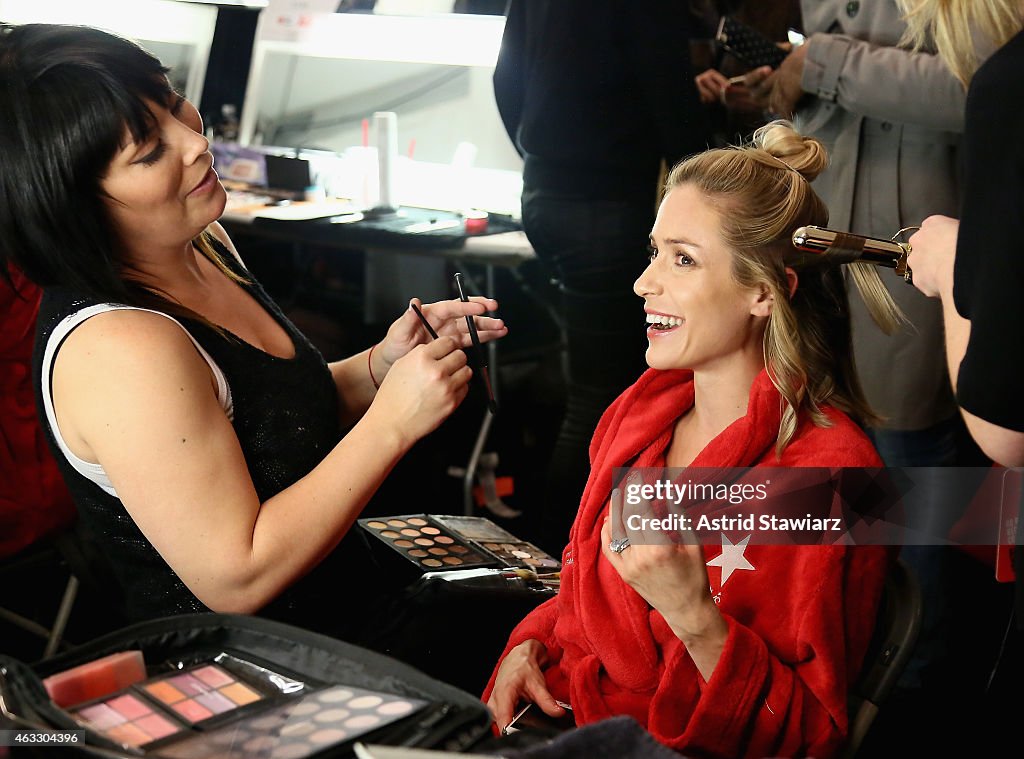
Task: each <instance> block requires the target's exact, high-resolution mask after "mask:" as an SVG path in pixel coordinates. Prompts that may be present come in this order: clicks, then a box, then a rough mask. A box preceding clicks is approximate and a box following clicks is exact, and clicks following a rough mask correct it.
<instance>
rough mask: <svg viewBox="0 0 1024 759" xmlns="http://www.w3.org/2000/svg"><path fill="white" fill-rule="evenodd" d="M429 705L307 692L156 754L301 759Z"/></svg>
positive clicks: (358, 691) (171, 758) (342, 690)
mask: <svg viewBox="0 0 1024 759" xmlns="http://www.w3.org/2000/svg"><path fill="white" fill-rule="evenodd" d="M426 705H427V702H425V701H421V700H419V699H415V698H406V697H404V696H397V695H393V694H389V693H378V692H375V691H369V690H364V689H362V688H355V687H350V686H333V687H329V688H325V689H324V690H320V691H314V692H307V693H305V694H304V695H302V696H299V697H298V698H295V699H293V700H291V701H289V702H288V703H286V704H283V705H281V706H277V707H275V708H273V709H270V710H267V711H264V712H261V713H260V714H259V715H256V716H250V717H247V718H245V719H242V720H238V721H234V722H232V723H231V724H230V725H226V726H224V727H221V728H218V729H216V730H212V731H210V732H206V733H202V734H194V735H193V736H192V737H190V738H188V739H186V740H183V741H179V742H176V743H175V744H174V745H173V746H170V747H167V748H163V749H161V750H160V756H161V757H168V759H207V758H208V757H218V759H304V758H305V757H309V756H313V755H315V754H317V753H319V752H321V751H324V750H326V749H329V748H333V747H336V746H338V745H340V744H342V743H346V742H348V741H351V740H353V739H355V738H359V737H361V736H363V735H366V734H367V733H370V732H373V731H375V730H378V729H380V728H382V727H385V726H386V725H390V724H392V723H394V722H397V721H398V720H400V719H404V718H405V717H408V716H411V715H413V714H415V713H417V712H419V711H420V710H422V709H423V708H424V707H425V706H426Z"/></svg>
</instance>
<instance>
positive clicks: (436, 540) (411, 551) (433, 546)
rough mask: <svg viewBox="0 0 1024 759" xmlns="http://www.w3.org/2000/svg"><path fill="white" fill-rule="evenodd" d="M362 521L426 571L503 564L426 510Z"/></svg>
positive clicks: (361, 523) (376, 535)
mask: <svg viewBox="0 0 1024 759" xmlns="http://www.w3.org/2000/svg"><path fill="white" fill-rule="evenodd" d="M358 523H359V525H360V527H362V528H363V529H364V530H365V531H366V532H367V533H369V534H370V535H373V536H374V537H376V538H378V539H379V540H381V541H383V542H384V543H386V544H387V545H389V546H390V547H391V548H392V549H394V550H395V551H397V552H398V553H399V554H401V555H402V556H403V557H405V558H406V559H408V560H409V561H411V562H412V563H413V564H415V565H416V566H417V567H419V568H420V569H421V570H422V571H424V572H433V571H437V570H441V569H470V568H475V567H494V566H498V565H499V562H498V561H497V560H496V559H495V558H494V557H493V556H491V555H489V554H488V553H486V552H485V551H481V550H480V549H479V548H478V547H477V546H475V545H474V544H473V543H471V542H470V541H467V540H465V539H463V538H462V537H461V536H460V535H458V534H457V533H455V532H453V531H452V530H449V529H448V528H447V527H445V526H443V525H441V524H440V523H438V522H436V521H435V520H433V519H431V518H430V517H429V516H427V515H426V514H413V515H410V516H401V517H383V518H380V519H360V520H358Z"/></svg>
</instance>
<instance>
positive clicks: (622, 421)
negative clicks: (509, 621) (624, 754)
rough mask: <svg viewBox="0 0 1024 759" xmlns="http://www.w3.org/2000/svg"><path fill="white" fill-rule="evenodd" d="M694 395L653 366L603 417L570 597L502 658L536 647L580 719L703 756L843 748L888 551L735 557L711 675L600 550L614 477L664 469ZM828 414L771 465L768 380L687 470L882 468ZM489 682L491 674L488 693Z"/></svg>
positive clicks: (776, 412) (784, 550) (754, 548)
mask: <svg viewBox="0 0 1024 759" xmlns="http://www.w3.org/2000/svg"><path fill="white" fill-rule="evenodd" d="M693 396H694V391H693V382H692V373H691V372H688V371H655V370H649V371H647V372H646V373H645V374H644V375H643V376H642V377H641V378H640V379H639V380H638V381H637V383H636V384H635V385H633V386H632V387H631V388H629V389H628V390H626V392H625V393H623V395H622V396H620V397H619V398H618V400H616V401H615V403H614V404H613V405H612V406H611V407H610V408H609V409H608V411H607V412H606V413H605V414H604V416H603V417H602V419H601V422H600V424H599V425H598V428H597V431H596V433H595V434H594V439H593V441H592V443H591V446H590V458H591V474H590V479H589V480H588V482H587V487H586V490H585V491H584V493H583V500H582V503H581V506H580V511H579V513H578V514H577V516H576V521H575V523H574V525H573V528H572V531H571V533H570V542H569V546H568V547H567V548H566V549H565V552H564V554H563V557H562V558H563V564H564V568H563V571H562V586H561V591H560V592H559V594H558V596H557V597H556V598H553V599H551V600H550V601H548V602H546V603H544V604H543V605H541V606H539V607H537V609H535V610H534V611H533V612H532V613H531V614H530V615H529V616H528V617H526V619H524V620H523V621H522V622H521V623H520V624H519V626H518V627H516V629H515V630H514V631H513V632H512V635H511V637H510V639H509V642H508V646H507V648H506V650H505V652H504V653H503V654H502V658H504V656H505V654H507V653H508V651H509V650H511V649H512V648H513V647H514V646H516V645H518V644H519V643H522V642H523V641H525V640H529V639H530V638H534V639H536V640H539V641H541V642H542V643H543V644H544V645H545V646H546V647H547V651H548V655H549V660H550V661H549V665H548V667H547V669H546V679H547V684H548V687H549V689H550V690H551V693H552V695H554V697H555V698H556V699H559V700H561V701H567V702H569V703H570V704H571V705H572V707H573V714H574V716H575V718H576V722H577V724H580V725H583V724H587V723H590V722H595V721H598V720H601V719H604V718H606V717H610V716H613V715H617V714H628V715H631V716H633V717H635V718H636V719H637V720H638V721H639V722H640V723H641V724H643V725H644V726H645V727H646V728H647V729H648V730H649V731H650V732H651V733H652V734H653V735H654V737H655V738H657V739H658V740H659V741H661V742H662V743H664V744H666V745H668V746H671V747H672V748H675V749H677V750H679V751H682V752H684V753H686V754H690V755H693V756H722V757H739V756H750V757H765V756H800V755H813V756H817V757H824V756H829V755H832V754H834V753H836V751H837V750H838V749H839V748H840V747H841V745H842V741H843V739H844V737H845V735H846V732H847V714H846V694H847V691H848V686H849V684H850V683H851V682H852V681H853V680H855V678H856V677H857V673H858V672H859V669H860V666H861V663H862V660H863V658H864V654H865V651H866V649H867V645H868V642H869V640H870V638H871V634H872V632H873V629H874V624H875V616H876V612H877V608H878V603H879V598H880V595H881V591H882V585H883V581H884V577H885V574H886V571H887V569H888V567H889V565H890V561H891V557H892V552H891V551H890V550H889V549H887V548H883V547H875V546H856V547H849V546H841V545H836V546H771V545H746V546H745V547H743V548H742V549H736V548H731V549H730V554H731V558H732V560H730V561H722V560H719V561H718V562H715V563H713V564H711V565H709V566H708V576H709V580H710V583H711V591H712V594H713V595H714V596H716V600H717V601H718V602H719V609H720V611H721V612H722V615H723V616H724V618H725V620H726V622H727V624H728V628H729V633H728V638H727V640H726V643H725V648H724V650H723V651H722V656H721V658H720V659H719V661H718V665H717V666H716V667H715V670H714V673H713V675H712V677H711V680H710V682H704V680H703V678H702V677H701V676H700V674H699V672H698V671H697V668H696V666H695V665H694V663H693V661H692V660H691V659H690V657H689V655H688V654H687V652H686V649H685V647H684V646H683V644H682V642H681V641H680V640H679V639H678V638H676V637H675V635H673V633H672V631H671V630H670V629H669V627H668V625H667V624H666V623H665V621H664V619H663V618H662V616H661V614H659V613H658V612H657V611H655V610H653V609H652V608H651V607H650V606H648V604H647V602H646V601H645V600H644V599H643V598H642V597H641V596H640V595H639V594H637V593H636V592H635V591H634V590H633V589H632V588H630V587H629V586H628V585H626V583H625V582H623V581H622V579H621V578H620V577H619V575H618V573H617V572H616V571H615V569H614V568H613V567H612V566H611V565H610V564H609V563H608V562H607V561H606V560H605V559H604V557H603V556H602V555H601V545H600V543H601V524H602V520H603V519H604V516H605V514H606V513H607V508H608V502H609V497H610V492H611V482H612V472H613V469H614V468H616V467H621V466H624V465H629V462H632V461H633V460H634V459H636V460H635V463H633V464H631V465H632V466H637V467H657V466H664V456H665V451H666V450H667V448H668V444H669V441H670V439H671V436H672V430H673V426H674V425H675V423H676V421H677V420H678V419H679V417H680V416H681V415H682V414H683V413H684V412H685V411H687V410H688V409H689V408H691V407H692V406H693ZM825 411H826V413H827V415H828V417H829V419H830V420H831V421H832V426H831V427H827V428H823V427H817V426H815V425H814V424H813V423H812V422H810V421H809V420H807V419H804V420H802V422H801V424H800V425H799V427H798V430H797V433H796V435H795V436H794V438H793V440H792V442H791V443H790V444H789V446H787V448H786V450H785V452H784V453H783V455H782V458H781V459H779V458H776V456H775V449H774V441H775V437H776V435H777V430H778V429H779V420H780V413H781V397H780V395H779V393H778V391H777V390H776V389H775V387H774V386H773V385H772V384H771V382H770V381H769V379H768V376H767V374H766V373H765V372H762V373H761V374H760V375H759V376H758V377H757V379H756V380H755V381H754V384H753V386H752V387H751V391H750V400H749V403H748V408H747V415H746V416H744V417H742V418H740V419H738V420H737V421H736V422H734V423H733V424H732V425H730V426H729V427H728V428H727V429H726V430H725V431H724V432H723V433H722V434H721V435H719V436H718V437H717V438H715V439H714V440H712V441H711V442H710V443H709V444H708V446H707V447H706V448H705V449H704V450H703V451H701V453H700V454H699V455H698V456H697V458H696V459H695V460H694V461H693V464H692V466H694V467H699V466H705V467H746V466H776V467H778V466H783V467H800V466H805V467H878V466H881V465H882V464H881V460H880V459H879V458H878V454H877V453H876V452H875V450H874V448H873V447H872V445H871V443H870V441H869V440H868V439H867V437H866V436H865V435H864V434H863V432H861V430H860V429H859V428H858V427H857V426H856V425H855V424H854V423H853V422H852V421H851V420H850V419H849V418H848V417H846V416H845V415H844V414H842V413H840V412H839V411H836V410H835V409H832V408H826V409H825ZM638 454H639V458H636V457H637V456H638ZM738 551H739V553H742V559H745V560H746V561H745V562H744V561H742V560H741V559H740V558H739V553H738ZM704 552H705V556H706V558H707V559H708V560H709V561H711V560H713V559H715V558H716V557H718V556H719V555H720V554H721V553H722V548H721V547H719V546H716V545H708V546H705V548H704ZM723 558H724V557H723ZM720 564H721V565H724V566H719V565H720ZM493 686H494V675H492V676H491V682H490V683H489V684H488V686H487V691H486V694H485V696H484V698H485V700H486V699H487V698H488V697H489V696H490V692H491V689H492V688H493Z"/></svg>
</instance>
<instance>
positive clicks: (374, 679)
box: [0, 614, 490, 759]
mask: <svg viewBox="0 0 1024 759" xmlns="http://www.w3.org/2000/svg"><path fill="white" fill-rule="evenodd" d="M131 649H138V650H141V651H142V653H143V656H144V657H145V660H146V664H147V668H149V667H151V666H153V665H159V664H160V663H164V662H175V661H183V660H189V661H201V660H203V659H204V658H205V657H211V658H212V657H215V656H217V655H219V654H223V655H226V656H228V657H234V658H237V659H239V660H244V661H246V662H250V663H252V664H253V665H254V666H256V667H264V668H266V669H267V670H270V671H272V672H275V673H280V674H281V675H282V676H283V677H285V678H289V679H291V680H295V681H300V682H303V683H307V684H309V685H310V686H314V687H321V686H328V685H332V684H336V685H345V686H351V687H355V688H362V689H366V690H371V691H376V692H381V693H388V694H396V695H399V696H403V697H406V698H409V699H414V700H418V701H424V702H427V706H426V707H424V708H423V709H421V710H420V711H419V712H417V713H416V714H413V715H411V716H409V717H407V718H405V719H403V720H400V721H398V722H395V723H392V724H390V725H387V726H385V727H382V728H381V729H379V730H377V731H374V732H372V733H368V734H365V735H363V736H360V737H359V738H358V740H360V741H363V742H366V743H379V744H385V745H395V746H402V745H404V746H417V747H422V748H435V749H439V750H445V751H452V752H462V751H466V750H467V749H470V748H472V747H473V746H474V745H475V744H477V743H479V742H480V741H481V740H482V739H483V738H485V737H486V736H488V735H489V734H490V716H489V713H488V711H487V709H486V707H485V706H484V705H483V704H482V703H481V702H480V700H479V699H478V698H476V697H474V696H472V695H470V694H469V693H466V692H465V691H462V690H459V689H457V688H454V687H452V686H449V685H447V684H445V683H442V682H440V681H438V680H435V679H432V678H430V677H428V676H427V675H425V674H423V673H422V672H420V671H418V670H416V669H413V668H412V667H409V666H407V665H405V664H403V663H402V662H399V661H397V660H395V659H391V658H389V657H387V656H383V655H381V654H378V653H376V652H373V651H370V650H367V649H364V648H360V647H358V646H353V645H351V644H348V643H345V642H343V641H340V640H336V639H334V638H329V637H326V636H323V635H319V634H317V633H313V632H309V631H307V630H304V629H301V628H297V627H293V626H291V625H286V624H283V623H280V622H275V621H272V620H268V619H263V618H260V617H248V616H240V615H227V614H190V615H182V616H175V617H168V618H165V619H158V620H153V621H149V622H143V623H139V624H136V625H132V626H130V627H127V628H124V629H122V630H118V631H116V632H114V633H110V634H108V635H105V636H103V637H101V638H97V639H96V640H94V641H92V642H90V643H87V644H85V645H82V646H79V647H77V648H75V649H73V650H72V651H69V652H67V653H65V654H62V655H60V656H58V657H55V658H52V659H48V660H46V661H44V662H39V663H36V664H33V665H31V666H30V665H28V664H25V663H24V662H21V661H18V660H16V659H13V658H11V657H6V656H3V655H0V729H5V730H39V729H56V730H82V729H83V728H82V726H81V725H79V724H77V723H76V722H75V721H74V720H73V719H72V718H71V717H70V715H69V714H68V712H66V711H64V710H63V709H61V708H59V707H58V706H56V705H55V704H54V703H53V702H52V701H51V700H50V698H49V696H48V695H47V692H46V689H45V688H44V687H43V683H42V679H43V678H45V677H48V676H50V675H53V674H55V673H58V672H62V671H64V670H67V669H70V668H72V667H76V666H78V665H81V664H84V663H87V662H91V661H94V660H96V659H100V658H102V657H104V656H107V655H109V654H112V653H117V652H120V651H125V650H131ZM352 744H353V742H352V741H349V742H346V743H341V744H338V745H336V746H333V747H328V748H325V749H324V750H323V751H320V752H318V753H316V754H315V757H316V759H320V758H321V757H345V756H354V753H353V748H352ZM53 752H54V748H53V747H52V746H49V747H36V748H34V749H24V750H22V751H20V752H18V753H15V754H14V756H30V755H36V756H51V755H52V753H53ZM60 755H61V756H63V757H70V756H75V755H78V756H90V757H145V756H147V755H153V756H160V750H159V749H153V750H152V751H144V750H136V751H132V750H126V749H124V748H123V747H122V746H121V745H119V744H118V743H115V742H114V741H112V740H110V739H108V738H106V737H105V736H103V735H101V734H98V733H94V732H92V731H86V734H85V745H84V746H81V747H77V748H75V747H70V746H62V747H61V749H60Z"/></svg>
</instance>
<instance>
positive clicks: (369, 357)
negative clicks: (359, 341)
mask: <svg viewBox="0 0 1024 759" xmlns="http://www.w3.org/2000/svg"><path fill="white" fill-rule="evenodd" d="M376 347H377V345H376V344H374V346H373V348H370V352H369V353H368V354H367V355H366V368H367V369H369V370H370V382H372V383H373V386H374V387H375V388H377V389H378V390H380V383H379V382H378V381H377V378H376V377H374V376H373V350H374V348H376Z"/></svg>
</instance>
